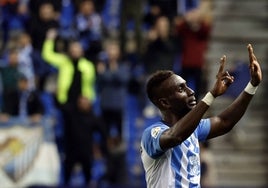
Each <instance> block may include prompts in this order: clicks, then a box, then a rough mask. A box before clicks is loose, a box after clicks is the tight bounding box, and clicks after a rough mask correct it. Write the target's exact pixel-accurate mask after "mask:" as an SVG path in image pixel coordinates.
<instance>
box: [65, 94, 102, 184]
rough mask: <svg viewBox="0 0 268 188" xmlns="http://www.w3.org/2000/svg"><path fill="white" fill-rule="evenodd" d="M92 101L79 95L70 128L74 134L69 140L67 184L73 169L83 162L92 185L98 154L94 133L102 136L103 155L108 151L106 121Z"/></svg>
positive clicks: (86, 179)
mask: <svg viewBox="0 0 268 188" xmlns="http://www.w3.org/2000/svg"><path fill="white" fill-rule="evenodd" d="M92 105H93V104H92V101H89V99H88V98H86V97H82V96H81V97H79V99H78V101H77V107H76V109H74V110H73V115H72V117H71V120H72V122H71V124H72V126H71V127H70V128H69V129H70V131H71V132H72V134H70V135H69V137H68V140H67V142H68V143H67V144H68V147H67V150H66V159H65V168H64V176H65V182H66V184H68V183H69V181H70V178H71V174H72V170H73V168H74V166H75V165H76V164H77V163H78V164H81V166H82V170H83V175H84V179H85V183H86V185H92V184H91V183H92V181H91V180H92V176H91V170H92V165H93V161H94V158H95V157H96V156H94V155H96V154H95V153H94V150H93V147H94V145H96V144H94V143H95V142H94V134H95V135H96V134H98V135H99V136H100V139H99V140H100V143H99V146H100V147H99V149H100V151H101V155H102V157H105V155H106V153H107V148H106V135H105V131H104V129H105V127H104V122H103V121H102V119H101V118H99V117H97V116H96V115H95V114H94V112H93V109H92Z"/></svg>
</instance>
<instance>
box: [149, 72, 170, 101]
mask: <svg viewBox="0 0 268 188" xmlns="http://www.w3.org/2000/svg"><path fill="white" fill-rule="evenodd" d="M174 74H175V73H174V72H173V71H171V70H158V71H156V72H155V73H153V74H152V75H151V76H150V77H149V79H148V81H147V85H146V92H147V96H148V98H149V99H150V101H151V102H152V103H153V104H155V99H156V98H157V97H158V96H156V93H157V89H158V88H159V86H160V85H161V84H162V83H163V82H164V81H165V80H166V79H168V78H169V77H171V76H172V75H174Z"/></svg>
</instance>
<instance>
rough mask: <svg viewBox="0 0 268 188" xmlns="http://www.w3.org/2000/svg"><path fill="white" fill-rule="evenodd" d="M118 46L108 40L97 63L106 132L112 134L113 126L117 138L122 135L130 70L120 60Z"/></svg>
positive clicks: (120, 137)
mask: <svg viewBox="0 0 268 188" xmlns="http://www.w3.org/2000/svg"><path fill="white" fill-rule="evenodd" d="M120 56H121V53H120V47H119V43H118V42H117V41H108V42H107V43H106V46H105V52H103V57H102V59H101V60H100V61H99V62H98V64H97V73H98V83H97V84H98V85H97V87H98V89H99V94H100V106H101V112H102V115H103V118H104V120H105V121H106V125H107V133H108V135H110V136H112V133H111V132H112V130H113V126H115V127H114V128H115V131H116V134H117V138H118V139H119V140H120V142H121V141H122V137H123V131H122V130H123V128H122V126H123V111H124V107H125V100H126V88H127V83H128V79H129V74H130V72H129V71H130V70H128V66H127V64H124V63H123V62H121V59H120Z"/></svg>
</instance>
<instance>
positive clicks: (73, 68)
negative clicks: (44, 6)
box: [42, 30, 95, 183]
mask: <svg viewBox="0 0 268 188" xmlns="http://www.w3.org/2000/svg"><path fill="white" fill-rule="evenodd" d="M56 36H57V31H56V30H49V31H48V33H47V39H46V40H45V42H44V46H43V51H42V56H43V58H44V60H45V61H47V62H48V63H50V64H51V65H53V66H54V67H56V69H57V70H58V73H59V74H58V80H57V93H56V99H57V102H58V104H59V107H60V109H61V112H62V115H63V121H64V129H65V130H64V131H65V132H64V140H65V152H66V153H65V154H66V160H65V161H64V165H65V166H68V165H69V164H68V160H67V159H68V157H69V156H68V155H70V158H72V145H70V142H72V137H73V134H74V133H73V132H72V128H73V127H74V126H76V124H74V123H73V121H72V119H73V118H74V112H75V111H76V110H77V103H78V101H79V99H80V97H81V96H82V97H85V98H87V99H88V100H89V101H93V102H94V100H95V67H94V65H93V63H92V62H91V61H89V60H87V59H86V58H85V57H84V56H83V49H82V46H81V44H80V43H79V42H78V41H70V43H69V46H68V52H67V54H63V53H57V52H55V51H54V45H55V38H56ZM68 151H69V152H68ZM65 175H66V176H65V180H66V183H67V181H68V173H67V172H65Z"/></svg>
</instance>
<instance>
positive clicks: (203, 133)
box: [195, 119, 211, 141]
mask: <svg viewBox="0 0 268 188" xmlns="http://www.w3.org/2000/svg"><path fill="white" fill-rule="evenodd" d="M210 126H211V123H210V119H201V121H200V123H199V125H198V127H197V129H196V130H195V131H196V134H197V137H198V140H199V141H205V140H206V139H207V136H208V134H209V131H210Z"/></svg>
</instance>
